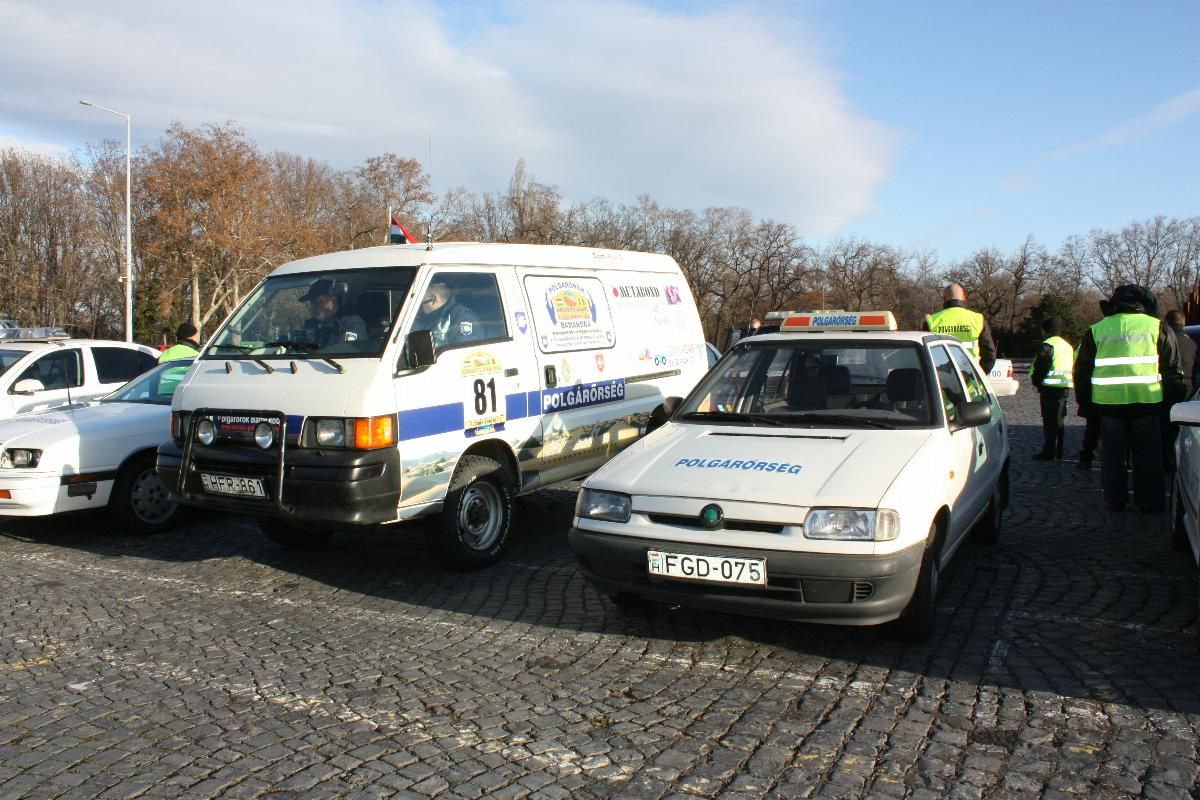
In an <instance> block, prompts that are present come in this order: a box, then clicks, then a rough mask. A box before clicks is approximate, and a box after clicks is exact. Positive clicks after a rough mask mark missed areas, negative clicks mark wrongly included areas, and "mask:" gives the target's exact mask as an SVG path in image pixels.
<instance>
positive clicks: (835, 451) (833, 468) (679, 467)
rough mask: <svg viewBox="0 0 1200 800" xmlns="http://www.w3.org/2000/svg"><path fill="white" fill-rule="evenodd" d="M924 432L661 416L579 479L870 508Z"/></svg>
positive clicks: (603, 485) (638, 489) (665, 491)
mask: <svg viewBox="0 0 1200 800" xmlns="http://www.w3.org/2000/svg"><path fill="white" fill-rule="evenodd" d="M930 436H931V432H930V431H929V430H926V429H917V430H904V429H900V430H875V429H871V430H861V429H851V430H848V429H836V428H813V429H808V428H762V427H742V426H737V427H732V426H730V427H725V426H710V425H697V424H690V423H669V424H667V425H666V426H664V427H663V428H661V429H659V430H658V431H655V432H654V433H653V434H651V435H650V436H647V437H646V438H644V439H642V440H641V441H639V442H637V443H636V444H634V445H632V446H631V447H629V448H628V449H627V450H625V451H624V452H623V453H622V454H621V455H619V456H617V457H616V458H615V459H613V460H612V461H610V462H609V463H608V464H607V465H605V466H604V467H602V468H601V469H600V470H598V471H597V472H596V473H594V474H593V475H592V477H591V478H589V479H588V480H587V485H588V486H589V487H592V488H597V489H609V490H612V491H619V492H625V493H627V494H635V495H659V496H669V497H702V498H705V499H711V500H742V501H750V502H762V503H786V504H790V505H796V506H813V505H830V506H858V507H866V508H869V507H874V506H877V505H878V504H879V501H880V499H882V497H883V494H884V492H885V491H887V488H888V486H890V485H891V483H892V480H893V479H894V478H895V476H896V474H897V473H899V472H900V470H901V469H902V468H903V467H904V465H905V464H907V463H908V462H909V460H910V459H912V457H913V456H914V455H915V454H916V452H917V451H918V450H919V449H920V448H921V446H922V445H924V444H925V442H927V441H928V440H929V438H930Z"/></svg>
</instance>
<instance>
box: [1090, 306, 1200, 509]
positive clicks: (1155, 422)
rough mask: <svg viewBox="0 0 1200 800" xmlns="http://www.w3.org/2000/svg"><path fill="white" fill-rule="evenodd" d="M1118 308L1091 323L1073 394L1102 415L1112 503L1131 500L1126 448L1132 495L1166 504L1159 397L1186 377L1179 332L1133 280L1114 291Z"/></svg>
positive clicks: (1147, 505)
mask: <svg viewBox="0 0 1200 800" xmlns="http://www.w3.org/2000/svg"><path fill="white" fill-rule="evenodd" d="M1110 302H1111V304H1112V310H1113V313H1112V315H1111V316H1108V317H1105V318H1104V319H1102V320H1100V321H1099V322H1097V323H1096V324H1095V325H1093V326H1092V327H1091V329H1090V330H1088V332H1087V334H1086V335H1085V336H1084V337H1083V342H1082V343H1081V344H1080V346H1079V357H1078V358H1077V359H1076V360H1075V395H1076V397H1077V398H1078V399H1079V405H1080V406H1081V407H1092V408H1094V409H1095V410H1096V412H1097V413H1098V414H1099V415H1100V461H1101V464H1100V477H1101V485H1102V486H1103V488H1104V500H1105V501H1106V503H1107V506H1108V510H1110V511H1124V510H1125V504H1126V501H1127V500H1128V492H1129V487H1128V480H1127V479H1126V477H1125V452H1126V450H1127V449H1128V450H1129V453H1130V456H1131V460H1132V467H1133V502H1134V505H1136V506H1137V507H1138V509H1139V510H1140V511H1163V510H1165V508H1166V504H1165V502H1164V500H1165V495H1164V491H1163V464H1162V433H1161V431H1160V426H1161V419H1160V415H1161V405H1162V402H1163V396H1164V390H1163V387H1164V384H1166V385H1167V392H1166V393H1167V395H1173V394H1175V393H1177V392H1178V387H1179V384H1180V383H1182V382H1183V372H1182V371H1180V369H1179V350H1178V348H1177V346H1176V342H1175V334H1174V333H1172V332H1171V330H1170V329H1169V328H1168V327H1167V326H1165V325H1163V324H1161V323H1160V322H1159V320H1158V303H1157V302H1156V301H1155V299H1154V295H1153V294H1152V293H1151V292H1150V290H1149V289H1146V288H1145V287H1143V286H1137V285H1133V284H1129V285H1125V286H1118V287H1117V288H1116V290H1115V291H1113V295H1112V299H1111V300H1110Z"/></svg>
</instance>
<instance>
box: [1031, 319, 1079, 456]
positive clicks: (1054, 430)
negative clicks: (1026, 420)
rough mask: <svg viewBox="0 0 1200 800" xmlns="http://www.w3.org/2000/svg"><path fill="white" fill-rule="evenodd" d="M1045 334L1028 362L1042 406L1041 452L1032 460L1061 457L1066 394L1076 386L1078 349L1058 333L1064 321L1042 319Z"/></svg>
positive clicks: (1032, 380) (1035, 454) (1060, 331)
mask: <svg viewBox="0 0 1200 800" xmlns="http://www.w3.org/2000/svg"><path fill="white" fill-rule="evenodd" d="M1042 333H1043V334H1045V335H1046V338H1045V340H1044V341H1043V342H1042V344H1041V346H1040V347H1039V348H1038V351H1037V355H1035V356H1034V357H1033V363H1032V364H1030V365H1029V380H1030V382H1031V383H1032V384H1033V385H1034V387H1035V388H1036V389H1037V390H1038V397H1039V399H1040V401H1041V406H1042V451H1041V452H1040V453H1034V454H1033V459H1034V461H1049V460H1050V459H1058V460H1062V456H1063V422H1064V420H1065V418H1066V416H1067V395H1068V394H1070V393H1071V392H1070V390H1071V387H1072V386H1073V385H1074V383H1073V381H1072V377H1071V376H1072V370H1071V367H1072V366H1073V365H1074V361H1075V351H1074V350H1072V349H1071V345H1070V344H1069V343H1068V342H1067V340H1066V339H1064V338H1062V337H1061V336H1059V334H1060V333H1062V323H1061V322H1060V321H1059V319H1058V317H1046V318H1045V319H1044V320H1042Z"/></svg>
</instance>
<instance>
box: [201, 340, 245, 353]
mask: <svg viewBox="0 0 1200 800" xmlns="http://www.w3.org/2000/svg"><path fill="white" fill-rule="evenodd" d="M209 348H210V349H212V350H236V351H238V352H239V353H249V352H250V351H251V350H253V349H254V348H253V347H250V346H249V345H245V344H230V343H227V342H221V343H218V344H210V345H209Z"/></svg>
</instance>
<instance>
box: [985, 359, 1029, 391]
mask: <svg viewBox="0 0 1200 800" xmlns="http://www.w3.org/2000/svg"><path fill="white" fill-rule="evenodd" d="M987 382H988V386H990V387H992V394H994V395H996V396H997V397H1012V396H1013V395H1014V394H1016V393H1017V390H1019V389H1020V388H1021V382H1020V381H1018V380H1017V378H1016V376H1015V375H1014V374H1013V364H1012V361H1011V360H1009V359H1007V358H997V359H996V363H995V364H993V365H992V371H991V372H989V373H988V374H987Z"/></svg>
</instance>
